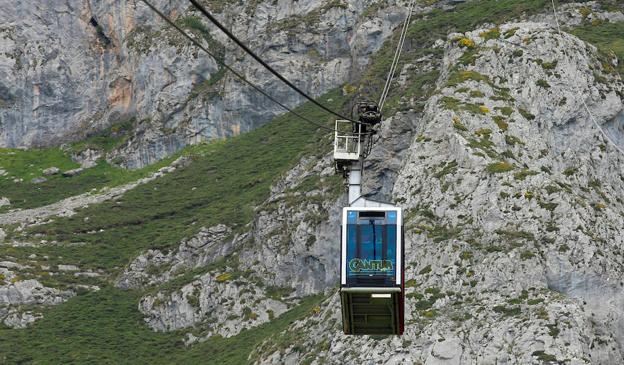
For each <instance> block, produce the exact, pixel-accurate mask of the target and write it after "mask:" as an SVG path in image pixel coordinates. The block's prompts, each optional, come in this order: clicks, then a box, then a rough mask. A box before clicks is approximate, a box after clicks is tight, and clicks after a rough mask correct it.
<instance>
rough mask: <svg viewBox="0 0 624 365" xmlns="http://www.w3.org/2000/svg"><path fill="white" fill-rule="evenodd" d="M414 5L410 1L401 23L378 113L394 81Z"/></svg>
mask: <svg viewBox="0 0 624 365" xmlns="http://www.w3.org/2000/svg"><path fill="white" fill-rule="evenodd" d="M415 4H416V0H412V1H411V3H410V5H409V8H408V9H409V10H408V13H407V16H406V17H405V22H404V23H403V27H402V29H401V36H400V37H399V44H398V45H397V48H396V51H395V52H394V58H393V59H392V65H391V66H390V72H389V73H388V78H387V79H386V84H385V86H384V89H383V91H382V93H381V98H380V99H379V111H383V107H384V104H385V103H386V98H387V97H388V93H389V92H390V85H391V84H392V79H394V74H395V73H396V69H397V67H398V65H399V60H400V59H401V53H402V52H403V45H404V44H405V38H406V37H407V32H408V30H409V24H410V22H411V20H412V13H413V11H414V6H415Z"/></svg>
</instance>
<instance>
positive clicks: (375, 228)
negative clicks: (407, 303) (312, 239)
mask: <svg viewBox="0 0 624 365" xmlns="http://www.w3.org/2000/svg"><path fill="white" fill-rule="evenodd" d="M357 114H358V118H357V120H358V121H357V122H350V121H344V120H337V121H336V132H335V140H334V161H335V164H336V171H337V172H338V173H342V174H343V176H344V177H345V178H346V179H347V180H348V187H349V206H348V207H345V208H343V212H342V227H341V259H340V298H341V304H342V323H343V330H344V333H345V334H348V335H401V334H403V329H404V324H403V323H404V277H403V271H404V266H403V257H404V250H403V247H404V244H403V217H402V210H401V208H399V207H396V206H394V205H392V204H388V203H382V202H377V201H373V200H369V199H366V198H365V197H363V196H362V194H361V183H362V172H363V161H364V159H365V158H366V156H368V153H369V152H370V149H371V148H372V143H373V142H372V138H373V136H374V135H375V133H376V131H375V128H376V126H377V125H379V124H380V123H381V113H380V112H379V108H378V107H377V104H375V103H372V102H363V103H359V104H358V105H357Z"/></svg>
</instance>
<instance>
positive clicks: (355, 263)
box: [349, 258, 394, 273]
mask: <svg viewBox="0 0 624 365" xmlns="http://www.w3.org/2000/svg"><path fill="white" fill-rule="evenodd" d="M349 270H351V272H361V273H372V272H387V271H392V270H394V265H392V261H390V260H366V259H357V258H355V259H351V261H349Z"/></svg>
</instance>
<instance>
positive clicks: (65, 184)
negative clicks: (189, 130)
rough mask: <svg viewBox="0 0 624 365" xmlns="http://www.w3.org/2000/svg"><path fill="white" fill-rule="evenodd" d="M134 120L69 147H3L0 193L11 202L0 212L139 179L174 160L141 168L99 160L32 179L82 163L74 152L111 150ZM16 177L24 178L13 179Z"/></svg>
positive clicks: (120, 140)
mask: <svg viewBox="0 0 624 365" xmlns="http://www.w3.org/2000/svg"><path fill="white" fill-rule="evenodd" d="M131 125H132V121H128V122H126V123H122V124H117V125H114V126H112V127H110V128H108V129H106V130H104V131H102V132H99V133H97V134H95V135H93V136H91V137H90V138H88V139H86V140H84V141H81V142H77V143H73V144H71V145H69V146H67V147H66V148H64V149H63V148H59V147H51V148H43V149H30V150H22V149H6V148H4V149H3V148H0V169H3V170H5V171H6V172H7V173H6V175H4V176H0V197H5V198H8V199H9V200H10V201H11V205H10V206H5V207H0V213H1V212H4V211H7V210H9V209H15V208H21V209H26V208H35V207H39V206H43V205H47V204H51V203H55V202H57V201H59V200H62V199H64V198H67V197H70V196H74V195H78V194H82V193H85V192H88V191H90V190H92V189H100V188H103V187H113V186H117V185H121V184H125V183H128V182H131V181H135V180H138V179H140V178H142V177H145V176H147V175H149V174H150V173H151V172H154V171H156V170H158V169H159V168H161V167H163V166H165V165H167V164H169V163H171V161H173V160H174V159H175V158H176V157H177V155H176V156H171V157H169V158H167V159H165V160H163V161H160V162H158V163H156V164H154V165H152V166H148V167H146V168H143V169H140V170H126V169H123V168H120V167H117V166H113V165H110V164H109V163H107V162H106V161H100V162H99V164H98V165H97V166H96V167H93V168H90V169H87V170H85V171H84V172H83V173H82V174H80V175H77V176H72V177H63V176H62V175H61V174H57V175H53V176H49V177H46V179H47V181H46V182H43V183H39V184H33V183H32V182H31V180H32V179H34V178H39V177H42V176H43V170H45V169H47V168H49V167H52V166H54V167H58V168H59V169H60V170H61V171H67V170H71V169H75V168H78V167H80V165H78V164H77V163H75V162H73V161H72V160H71V153H72V152H74V153H76V152H80V151H82V150H85V149H87V148H91V149H96V150H100V151H105V152H106V151H110V150H111V149H113V148H114V147H115V146H118V145H120V144H121V143H123V142H124V141H125V138H126V136H127V133H128V132H129V130H130V129H131V128H132V126H131ZM15 179H18V180H20V179H21V180H23V181H22V182H14V180H15Z"/></svg>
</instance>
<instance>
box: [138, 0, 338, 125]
mask: <svg viewBox="0 0 624 365" xmlns="http://www.w3.org/2000/svg"><path fill="white" fill-rule="evenodd" d="M141 1H143V2H144V3H145V4H146V5H147V6H148V7H149V8H150V9H152V10H153V11H154V12H155V13H156V14H158V16H159V17H160V18H162V19H163V20H164V21H165V22H167V23H168V24H169V25H171V26H172V27H174V28H175V29H176V30H177V31H178V32H180V33H181V34H182V35H183V36H184V37H185V38H187V39H188V40H189V41H191V43H193V44H194V45H195V46H196V47H198V48H199V49H201V50H202V51H204V52H206V53H207V54H208V55H210V56H211V57H212V58H214V59H215V61H216V62H217V63H218V64H220V65H221V66H222V67H225V68H226V69H227V70H228V71H229V72H231V73H232V74H233V75H234V76H236V77H237V78H239V79H240V80H241V81H243V82H245V83H246V84H248V85H249V86H251V87H252V88H254V89H255V90H256V91H258V92H259V93H261V94H262V95H264V96H265V97H267V98H268V99H269V100H271V101H272V102H274V103H275V104H277V105H279V106H280V107H282V108H283V109H284V110H286V111H287V112H288V113H291V114H292V115H294V116H296V117H298V118H300V119H301V120H303V121H304V122H307V123H310V124H312V125H314V126H316V127H319V128H321V129H325V130H328V131H330V132H336V130H335V129H333V128H330V127H327V126H324V125H322V124H320V123H317V122H314V121H312V120H310V119H308V118H307V117H305V116H303V115H301V114H299V113H297V112H296V111H294V110H292V109H290V108H289V107H287V106H286V105H284V104H283V103H281V102H280V101H279V100H277V99H275V98H274V97H273V96H271V95H269V94H268V93H267V92H266V91H264V90H262V89H261V88H260V87H259V86H257V85H256V84H254V83H253V82H251V81H249V80H247V78H246V77H245V76H243V75H242V74H240V73H239V72H237V71H236V70H234V69H233V68H232V67H230V66H229V65H228V64H226V63H225V61H224V60H222V59H221V58H219V57H218V56H216V55H215V54H213V53H212V52H210V51H209V50H208V49H207V48H206V47H204V46H203V45H202V44H201V43H199V42H198V41H197V40H196V39H195V38H193V37H191V36H190V35H188V33H186V32H185V31H184V30H183V29H182V28H180V27H179V26H178V25H177V24H175V23H174V22H173V20H171V19H169V17H167V16H166V15H165V14H163V13H162V12H161V11H160V10H158V9H157V8H156V7H155V6H154V5H152V4H151V3H150V2H149V1H147V0H141Z"/></svg>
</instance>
